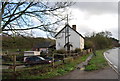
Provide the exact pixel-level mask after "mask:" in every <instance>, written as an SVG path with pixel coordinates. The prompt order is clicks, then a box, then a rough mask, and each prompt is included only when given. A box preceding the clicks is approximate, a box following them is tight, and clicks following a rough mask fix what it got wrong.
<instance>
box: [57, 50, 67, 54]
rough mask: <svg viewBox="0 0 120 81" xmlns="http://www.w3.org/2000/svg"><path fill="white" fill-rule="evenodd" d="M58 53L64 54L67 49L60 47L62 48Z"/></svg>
mask: <svg viewBox="0 0 120 81" xmlns="http://www.w3.org/2000/svg"><path fill="white" fill-rule="evenodd" d="M56 53H59V54H64V53H66V51H65V49H60V50H57V51H56Z"/></svg>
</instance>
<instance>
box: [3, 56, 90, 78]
mask: <svg viewBox="0 0 120 81" xmlns="http://www.w3.org/2000/svg"><path fill="white" fill-rule="evenodd" d="M89 55H90V54H87V55H83V56H76V57H75V58H73V59H71V58H70V57H69V58H68V59H66V60H65V64H61V63H62V61H60V62H55V65H56V64H60V65H58V66H56V67H54V68H53V67H51V66H50V64H48V65H36V66H32V67H26V68H21V69H17V70H16V74H14V73H13V71H12V70H11V69H6V70H3V75H2V78H3V79H48V78H53V77H55V76H61V75H65V74H67V73H69V72H70V71H72V70H74V69H75V68H76V66H77V65H78V64H79V63H81V62H83V61H84V60H85V59H86V58H87V57H88V56H89Z"/></svg>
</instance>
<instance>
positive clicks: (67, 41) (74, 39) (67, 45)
mask: <svg viewBox="0 0 120 81" xmlns="http://www.w3.org/2000/svg"><path fill="white" fill-rule="evenodd" d="M55 38H56V50H60V49H66V50H75V49H76V48H80V49H84V37H83V36H82V35H81V34H80V33H78V32H77V31H76V25H72V28H71V27H70V26H69V24H66V25H65V27H64V28H63V29H61V30H60V31H59V32H58V33H57V34H56V35H55Z"/></svg>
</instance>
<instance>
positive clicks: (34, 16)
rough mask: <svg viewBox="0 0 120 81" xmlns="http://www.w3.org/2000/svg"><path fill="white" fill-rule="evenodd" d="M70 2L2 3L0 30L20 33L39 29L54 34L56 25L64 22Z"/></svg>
mask: <svg viewBox="0 0 120 81" xmlns="http://www.w3.org/2000/svg"><path fill="white" fill-rule="evenodd" d="M73 4H74V3H72V2H2V9H1V13H2V22H1V30H2V31H3V32H5V31H11V32H13V33H18V32H19V33H20V32H23V31H25V30H32V29H40V30H43V31H47V32H53V33H54V32H55V30H56V29H57V28H56V26H55V25H56V24H59V23H60V22H61V21H63V20H65V19H66V17H65V15H63V14H65V13H64V12H65V8H66V7H69V6H71V5H73Z"/></svg>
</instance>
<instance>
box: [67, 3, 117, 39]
mask: <svg viewBox="0 0 120 81" xmlns="http://www.w3.org/2000/svg"><path fill="white" fill-rule="evenodd" d="M69 10H70V11H71V12H72V15H71V17H72V20H70V22H69V23H70V25H72V24H76V25H77V31H78V32H79V33H81V34H82V35H83V36H84V35H85V33H91V32H100V31H110V32H112V34H113V37H115V38H117V39H118V3H117V2H77V3H76V4H75V5H74V6H72V7H70V8H69Z"/></svg>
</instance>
